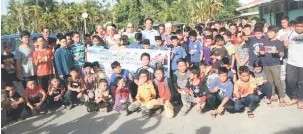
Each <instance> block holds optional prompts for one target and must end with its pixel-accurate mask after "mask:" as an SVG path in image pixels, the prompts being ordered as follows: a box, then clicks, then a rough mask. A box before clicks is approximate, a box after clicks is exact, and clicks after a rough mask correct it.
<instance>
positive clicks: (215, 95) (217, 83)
mask: <svg viewBox="0 0 303 134" xmlns="http://www.w3.org/2000/svg"><path fill="white" fill-rule="evenodd" d="M218 74H219V77H218V78H215V79H214V80H213V81H211V83H210V87H209V94H208V95H207V102H208V104H209V106H210V108H211V109H213V110H214V111H213V112H212V114H211V115H212V116H213V118H215V117H216V116H217V114H223V113H224V110H225V109H226V110H227V111H228V112H233V110H234V103H233V101H232V100H231V99H232V94H233V83H232V82H231V81H230V80H229V79H228V70H227V68H225V67H220V68H219V69H218ZM218 104H219V105H218Z"/></svg>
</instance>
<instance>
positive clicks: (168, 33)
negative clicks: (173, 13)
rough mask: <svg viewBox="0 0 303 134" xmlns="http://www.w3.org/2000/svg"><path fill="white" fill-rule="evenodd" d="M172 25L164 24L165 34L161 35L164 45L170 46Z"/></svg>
mask: <svg viewBox="0 0 303 134" xmlns="http://www.w3.org/2000/svg"><path fill="white" fill-rule="evenodd" d="M172 35H173V34H172V24H171V23H166V24H165V33H164V34H162V35H161V37H162V40H164V41H165V42H164V44H165V45H171V40H170V38H171V36H172Z"/></svg>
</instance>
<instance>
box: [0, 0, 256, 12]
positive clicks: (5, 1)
mask: <svg viewBox="0 0 303 134" xmlns="http://www.w3.org/2000/svg"><path fill="white" fill-rule="evenodd" d="M56 1H61V0H56ZM63 1H64V2H76V3H78V2H82V1H84V0H63ZM239 1H240V3H248V2H251V1H253V0H239ZM7 6H8V0H1V15H3V14H7Z"/></svg>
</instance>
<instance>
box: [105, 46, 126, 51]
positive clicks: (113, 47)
mask: <svg viewBox="0 0 303 134" xmlns="http://www.w3.org/2000/svg"><path fill="white" fill-rule="evenodd" d="M124 48H126V47H125V46H123V45H120V46H118V45H112V46H111V47H110V48H109V49H110V50H119V49H124Z"/></svg>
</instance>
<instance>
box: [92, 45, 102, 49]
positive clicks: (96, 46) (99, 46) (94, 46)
mask: <svg viewBox="0 0 303 134" xmlns="http://www.w3.org/2000/svg"><path fill="white" fill-rule="evenodd" d="M90 48H101V49H104V46H101V45H93V46H91V47H90Z"/></svg>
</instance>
